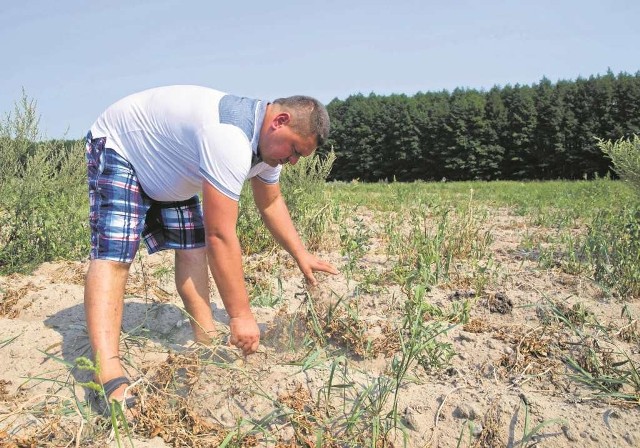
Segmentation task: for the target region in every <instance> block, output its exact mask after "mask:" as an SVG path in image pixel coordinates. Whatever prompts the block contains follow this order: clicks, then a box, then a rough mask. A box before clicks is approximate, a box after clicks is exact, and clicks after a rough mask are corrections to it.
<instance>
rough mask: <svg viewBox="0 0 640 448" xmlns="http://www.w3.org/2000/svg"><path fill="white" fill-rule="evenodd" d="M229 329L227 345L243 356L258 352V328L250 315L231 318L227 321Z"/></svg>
mask: <svg viewBox="0 0 640 448" xmlns="http://www.w3.org/2000/svg"><path fill="white" fill-rule="evenodd" d="M229 329H230V330H231V337H230V338H229V343H231V344H232V345H235V346H236V347H238V348H239V349H240V350H242V352H243V353H244V355H245V356H246V355H250V354H252V353H255V352H256V350H258V345H260V328H258V324H257V323H256V320H255V318H254V317H253V316H252V315H250V316H243V317H232V318H231V320H230V321H229Z"/></svg>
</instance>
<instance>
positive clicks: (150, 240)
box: [86, 132, 205, 263]
mask: <svg viewBox="0 0 640 448" xmlns="http://www.w3.org/2000/svg"><path fill="white" fill-rule="evenodd" d="M105 144H106V138H105V137H102V138H95V139H94V138H92V136H91V132H89V134H87V140H86V157H87V176H88V179H89V224H90V227H91V255H90V256H91V259H94V258H99V259H103V260H112V261H119V262H123V263H131V262H132V261H133V259H134V258H135V256H136V253H137V251H138V247H139V246H140V237H142V238H143V239H144V242H145V245H146V246H147V249H148V251H149V253H150V254H152V253H154V252H158V251H160V250H164V249H193V248H196V247H203V246H204V245H205V241H204V225H203V220H202V206H201V204H200V198H199V197H198V196H197V195H196V196H194V197H192V198H191V199H188V200H186V201H179V202H159V201H155V200H153V199H151V198H150V197H149V196H147V195H146V194H145V192H144V191H143V190H142V186H141V185H140V183H139V182H138V177H137V176H136V173H135V171H134V169H133V166H131V164H130V163H129V162H128V161H127V160H126V159H124V158H123V157H122V156H120V155H119V154H118V153H117V152H115V151H114V150H112V149H110V148H105Z"/></svg>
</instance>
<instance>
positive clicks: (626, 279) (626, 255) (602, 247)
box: [586, 207, 640, 299]
mask: <svg viewBox="0 0 640 448" xmlns="http://www.w3.org/2000/svg"><path fill="white" fill-rule="evenodd" d="M586 250H587V253H588V255H589V258H590V259H591V262H592V264H593V270H594V277H595V279H596V280H597V281H599V282H600V283H602V284H603V285H605V286H607V287H609V288H611V289H613V290H614V291H616V292H617V293H618V294H619V295H620V296H621V297H622V298H628V299H630V298H635V297H640V208H637V207H635V208H634V207H629V208H627V209H625V210H622V211H620V212H615V213H612V212H600V213H598V214H597V215H596V217H595V218H594V220H593V223H592V225H591V226H590V228H589V232H588V234H587V238H586Z"/></svg>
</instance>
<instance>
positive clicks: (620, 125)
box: [320, 71, 640, 181]
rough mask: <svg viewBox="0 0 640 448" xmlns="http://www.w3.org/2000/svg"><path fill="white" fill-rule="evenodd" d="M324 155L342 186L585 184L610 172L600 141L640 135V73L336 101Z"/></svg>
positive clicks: (332, 103)
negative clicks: (329, 154) (331, 156)
mask: <svg viewBox="0 0 640 448" xmlns="http://www.w3.org/2000/svg"><path fill="white" fill-rule="evenodd" d="M327 109H328V111H329V115H330V116H331V120H332V130H331V135H330V138H329V140H328V141H327V144H325V145H324V146H323V147H322V148H320V152H326V151H329V150H330V149H331V148H333V150H334V151H335V153H336V156H337V160H336V162H335V163H334V166H333V170H332V172H331V175H330V178H332V179H335V180H352V179H360V180H362V181H378V180H385V179H386V180H392V179H395V180H398V181H414V180H420V179H421V180H440V179H443V178H446V179H447V180H473V179H481V180H495V179H504V180H507V179H531V180H533V179H579V178H583V177H585V176H586V177H593V176H595V175H600V176H602V175H605V174H606V173H607V172H608V170H609V167H610V160H609V158H608V157H607V156H606V155H605V154H603V152H602V151H601V150H600V148H599V146H598V139H603V140H614V141H615V140H619V139H621V138H629V137H631V136H632V135H637V134H640V72H637V73H635V74H627V73H620V74H618V75H614V74H613V73H612V72H611V71H608V72H607V73H606V74H605V75H598V76H591V77H589V78H588V79H584V78H578V79H577V80H575V81H569V80H563V81H558V82H556V83H553V82H551V81H550V80H549V79H547V78H543V79H542V80H541V81H540V82H539V83H537V84H533V85H531V86H528V85H518V84H516V85H515V86H511V85H507V86H504V87H499V86H495V87H493V88H492V89H490V90H488V91H484V90H475V89H463V88H457V89H455V90H454V91H453V92H449V91H446V90H445V91H441V92H426V93H422V92H420V93H417V94H415V95H413V96H407V95H388V96H381V95H376V94H373V93H372V94H370V95H368V96H365V95H362V94H358V95H352V96H350V97H348V98H347V99H345V100H339V99H334V100H332V101H331V102H330V103H329V104H328V105H327Z"/></svg>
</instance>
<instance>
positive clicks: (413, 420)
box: [403, 406, 418, 431]
mask: <svg viewBox="0 0 640 448" xmlns="http://www.w3.org/2000/svg"><path fill="white" fill-rule="evenodd" d="M403 420H404V423H405V424H406V425H407V427H408V428H409V429H412V430H414V431H415V430H416V429H418V419H417V416H416V410H415V409H413V408H412V407H411V406H407V407H406V408H405V410H404V416H403Z"/></svg>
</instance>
